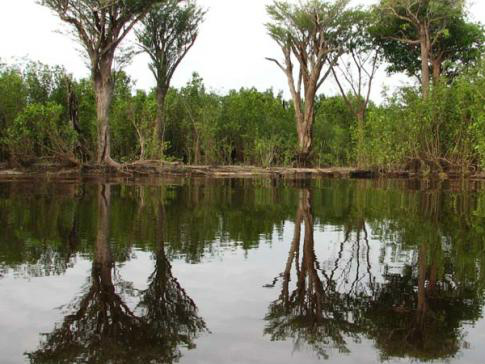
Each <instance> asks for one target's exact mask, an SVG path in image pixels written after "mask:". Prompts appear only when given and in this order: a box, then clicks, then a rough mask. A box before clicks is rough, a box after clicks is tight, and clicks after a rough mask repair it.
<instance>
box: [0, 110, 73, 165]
mask: <svg viewBox="0 0 485 364" xmlns="http://www.w3.org/2000/svg"><path fill="white" fill-rule="evenodd" d="M62 113H63V108H62V106H60V105H57V104H54V103H47V104H46V105H42V104H30V105H28V106H27V107H26V108H25V109H24V110H23V111H22V112H21V113H19V114H18V115H17V117H16V118H15V120H14V122H13V124H12V125H10V127H9V128H8V129H7V132H6V136H5V138H4V139H3V143H4V144H5V145H6V146H7V147H8V150H9V153H10V155H11V157H12V158H13V159H14V160H16V161H19V162H26V161H31V160H35V159H36V158H37V157H38V156H45V157H59V156H71V157H72V159H74V158H75V157H74V147H75V145H76V142H77V135H76V132H75V131H74V130H73V129H72V128H71V127H70V125H69V124H68V123H67V122H66V121H65V120H64V119H63V118H62Z"/></svg>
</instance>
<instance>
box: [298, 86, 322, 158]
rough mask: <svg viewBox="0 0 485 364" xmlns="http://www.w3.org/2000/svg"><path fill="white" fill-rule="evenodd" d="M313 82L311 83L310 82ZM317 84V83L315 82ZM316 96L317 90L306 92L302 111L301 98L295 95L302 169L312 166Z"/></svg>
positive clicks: (299, 156) (310, 89) (312, 88)
mask: <svg viewBox="0 0 485 364" xmlns="http://www.w3.org/2000/svg"><path fill="white" fill-rule="evenodd" d="M310 82H311V81H310ZM315 83H316V82H315ZM315 95H316V88H315V87H312V86H310V87H309V90H308V91H307V92H305V103H304V107H303V108H304V110H302V109H301V100H300V97H299V96H298V95H297V94H295V95H294V96H293V101H294V104H295V106H296V105H297V104H298V107H295V112H296V118H295V119H296V130H297V133H298V152H297V156H296V158H297V164H298V165H299V166H301V167H309V166H311V164H312V155H311V153H312V147H313V121H314V118H315Z"/></svg>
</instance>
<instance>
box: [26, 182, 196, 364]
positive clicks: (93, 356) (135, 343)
mask: <svg viewBox="0 0 485 364" xmlns="http://www.w3.org/2000/svg"><path fill="white" fill-rule="evenodd" d="M97 200H98V208H97V211H98V212H97V214H98V215H97V230H96V247H95V254H94V258H93V265H92V271H91V277H90V279H89V282H88V284H87V286H86V287H85V290H84V292H83V293H82V294H81V295H80V297H79V298H78V299H76V300H75V301H74V302H73V303H72V304H71V305H69V307H68V308H69V310H70V311H72V312H73V313H72V314H70V315H68V316H66V317H65V319H64V322H63V323H62V324H61V325H60V326H58V327H56V329H55V330H54V331H53V332H52V333H50V334H47V335H46V337H45V340H44V341H43V342H42V343H41V345H40V348H39V349H38V350H37V351H35V352H33V353H29V354H27V356H28V357H29V359H30V362H31V363H36V364H37V363H39V364H41V363H42V364H47V363H58V364H63V363H65V364H67V363H90V364H91V363H93V364H98V363H99V364H101V363H103V364H104V363H116V364H125V363H126V364H136V363H140V364H146V363H172V362H173V361H175V360H176V359H178V358H179V357H180V351H179V349H178V348H179V346H180V345H185V346H187V347H192V346H193V339H195V337H196V336H197V334H198V333H200V332H201V331H202V330H203V329H205V324H204V321H203V320H202V319H201V318H199V317H198V315H197V307H196V306H195V303H194V302H193V301H192V300H191V299H190V298H189V297H188V296H187V295H186V293H185V291H184V290H183V288H182V287H181V286H180V285H179V284H178V282H177V280H176V279H175V278H174V277H173V276H172V273H171V267H170V264H169V263H168V261H167V259H166V257H165V255H164V250H163V245H162V246H161V247H160V249H159V251H158V252H157V258H156V264H155V272H154V273H153V274H152V275H151V277H150V281H149V287H148V289H147V290H146V291H144V292H142V298H141V303H140V309H139V310H137V309H136V308H135V309H133V308H131V307H129V305H127V304H126V303H125V302H126V300H125V299H124V297H126V296H127V295H131V296H133V295H134V294H135V291H134V290H133V289H132V287H131V285H130V284H128V283H126V282H116V283H115V280H116V278H118V277H117V276H116V274H115V262H114V260H113V255H112V252H111V247H110V244H109V230H110V226H109V225H110V212H111V191H110V186H109V185H101V186H100V187H99V190H98V198H97ZM137 311H140V312H141V314H137Z"/></svg>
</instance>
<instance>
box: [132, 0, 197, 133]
mask: <svg viewBox="0 0 485 364" xmlns="http://www.w3.org/2000/svg"><path fill="white" fill-rule="evenodd" d="M204 15H205V11H204V10H203V9H202V8H200V7H199V6H197V4H196V3H195V1H193V0H188V1H187V2H184V3H183V4H179V1H178V0H167V1H166V2H164V3H163V4H161V5H159V6H156V7H154V8H153V9H152V10H151V11H150V12H149V13H148V15H147V16H146V17H145V18H144V19H143V21H142V28H141V29H139V30H138V31H136V37H137V40H138V45H139V47H140V48H141V49H142V50H143V51H144V52H146V53H147V54H148V55H149V56H150V59H151V63H150V70H151V71H152V73H153V76H154V77H155V80H156V82H157V89H156V93H157V105H158V107H157V118H156V123H155V133H156V135H157V137H158V138H159V140H160V141H161V142H162V143H163V142H164V138H165V98H166V96H167V92H168V89H169V87H170V82H171V80H172V77H173V75H174V73H175V70H176V69H177V67H178V66H179V65H180V63H181V62H182V60H183V59H184V57H185V56H186V55H187V53H188V51H189V50H190V48H192V46H193V45H194V43H195V41H196V39H197V35H198V34H199V26H200V24H201V23H202V21H203V20H204Z"/></svg>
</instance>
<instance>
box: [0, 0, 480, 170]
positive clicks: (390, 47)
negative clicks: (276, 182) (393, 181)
mask: <svg viewBox="0 0 485 364" xmlns="http://www.w3.org/2000/svg"><path fill="white" fill-rule="evenodd" d="M81 3H82V4H83V6H82V7H77V6H75V4H74V2H73V1H61V0H45V1H43V2H42V4H43V5H45V6H47V7H49V8H50V9H51V10H53V12H54V13H55V14H57V15H58V16H59V18H60V19H61V20H63V21H65V22H67V23H68V24H69V25H70V26H72V29H73V32H74V34H75V35H76V36H77V37H78V39H79V41H80V43H81V45H82V46H83V48H84V50H85V51H86V55H87V58H88V60H89V62H88V63H89V66H90V71H91V74H90V77H87V78H84V79H74V78H73V77H72V76H71V75H70V73H69V70H68V69H66V68H64V67H63V66H49V65H44V64H41V63H38V62H34V61H26V62H23V63H21V64H11V63H10V64H5V63H2V62H0V162H1V163H3V164H5V165H9V167H21V166H23V167H28V166H29V165H31V164H32V163H35V162H38V161H39V160H42V161H55V162H63V163H69V164H72V165H77V166H79V165H82V164H85V163H91V164H99V165H109V166H111V167H114V168H119V167H120V166H121V165H122V163H128V162H131V161H138V160H160V161H180V162H183V163H187V164H205V165H230V164H237V165H257V166H263V167H270V166H318V167H323V166H359V167H366V168H373V169H376V170H380V171H396V170H405V169H413V170H416V171H420V173H422V174H429V173H451V172H452V173H459V174H465V175H466V174H470V173H475V172H477V171H479V170H483V167H484V166H485V107H484V105H485V103H484V101H485V96H484V94H483V90H484V89H485V59H484V57H483V54H484V45H485V30H484V28H483V27H482V25H481V24H478V23H475V22H473V21H472V20H471V19H470V17H469V14H468V13H467V10H466V5H467V4H466V3H465V2H463V1H454V0H380V1H379V2H378V3H377V4H375V5H373V6H372V7H368V8H363V7H351V6H350V5H349V1H347V0H334V1H324V0H308V1H305V2H302V3H300V4H298V5H293V4H292V3H287V2H284V1H275V2H274V3H273V4H272V5H269V6H268V7H267V11H268V15H269V18H270V22H269V23H268V24H267V25H266V26H267V31H268V34H269V36H271V38H272V39H273V40H274V41H275V42H276V44H277V45H278V46H279V48H281V51H282V52H281V56H278V55H270V54H269V55H268V56H272V57H270V58H268V62H272V63H273V64H274V65H275V71H274V72H278V71H280V72H281V71H283V73H284V75H285V76H286V77H287V79H288V86H289V94H290V95H291V97H290V98H289V99H288V98H286V97H285V96H284V94H283V93H282V92H280V93H278V92H275V91H274V90H267V91H264V92H262V91H258V90H256V89H240V90H232V91H229V92H228V93H227V94H219V93H215V92H213V91H211V90H210V89H208V88H207V87H206V86H205V84H204V80H203V79H202V78H201V77H200V76H199V75H198V74H197V73H194V74H193V77H192V79H191V80H190V81H189V82H187V84H186V85H185V86H183V87H180V88H174V87H172V86H171V80H172V77H173V75H174V73H175V72H176V69H177V67H178V66H179V64H180V63H181V62H182V61H183V58H184V57H185V56H186V54H187V53H188V52H189V51H190V49H191V47H192V46H193V44H194V43H195V42H196V41H197V35H198V32H199V28H200V25H201V24H202V23H203V21H204V17H205V14H206V10H205V9H202V8H201V7H200V6H198V5H197V4H196V3H195V2H194V1H183V2H179V1H176V0H166V1H164V2H161V1H155V0H153V1H131V2H114V3H111V2H110V3H106V4H105V3H104V2H103V1H101V0H98V1H87V0H83V1H81ZM98 3H99V4H98ZM131 32H133V33H134V37H133V38H134V39H135V41H134V42H135V44H134V47H133V48H134V49H135V51H133V50H132V49H131V48H130V50H129V51H128V49H125V48H122V47H120V46H119V44H120V43H122V41H123V40H124V39H125V38H126V36H127V35H128V34H130V33H131ZM140 52H145V53H147V54H148V55H149V57H150V64H149V68H147V72H152V73H153V76H154V78H155V80H156V87H155V88H154V89H153V90H150V91H145V90H138V89H136V88H135V86H134V85H135V84H134V82H133V80H132V79H131V78H130V75H129V74H127V73H126V72H125V71H124V70H123V67H122V66H123V65H126V64H127V63H128V62H130V59H131V58H132V56H133V54H135V53H140ZM115 64H116V65H121V67H119V68H117V69H115V67H114V65H115ZM278 69H279V70H278ZM383 71H385V72H388V73H389V74H391V73H404V74H406V75H407V76H409V77H410V79H414V80H416V82H415V86H412V84H411V83H410V85H411V86H406V87H401V88H399V89H397V90H396V91H395V92H393V93H386V94H385V95H383V100H382V101H381V102H379V103H376V102H373V101H372V100H371V99H370V95H371V90H372V87H374V86H375V77H376V74H377V73H378V72H383ZM331 82H332V83H333V84H336V85H337V86H338V90H339V91H340V93H339V95H327V94H326V87H327V85H328V84H329V83H331Z"/></svg>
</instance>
